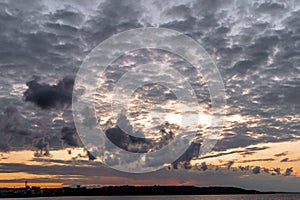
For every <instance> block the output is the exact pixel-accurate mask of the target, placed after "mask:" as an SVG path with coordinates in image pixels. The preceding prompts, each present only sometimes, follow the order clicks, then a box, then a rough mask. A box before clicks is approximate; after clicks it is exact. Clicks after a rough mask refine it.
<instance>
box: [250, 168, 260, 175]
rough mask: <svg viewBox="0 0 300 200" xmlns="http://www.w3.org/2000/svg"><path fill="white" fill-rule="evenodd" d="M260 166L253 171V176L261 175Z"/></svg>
mask: <svg viewBox="0 0 300 200" xmlns="http://www.w3.org/2000/svg"><path fill="white" fill-rule="evenodd" d="M260 169H261V168H260V166H256V167H254V168H253V169H252V172H253V174H259V173H260Z"/></svg>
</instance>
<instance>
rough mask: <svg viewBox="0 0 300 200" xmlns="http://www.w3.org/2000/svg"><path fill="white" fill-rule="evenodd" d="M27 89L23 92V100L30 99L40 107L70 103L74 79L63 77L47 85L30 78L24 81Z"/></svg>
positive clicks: (45, 107) (48, 107) (46, 107)
mask: <svg viewBox="0 0 300 200" xmlns="http://www.w3.org/2000/svg"><path fill="white" fill-rule="evenodd" d="M26 85H27V86H28V89H27V90H26V91H25V92H24V100H25V101H30V102H33V103H34V104H36V105H37V106H39V107H40V108H42V109H50V108H53V107H58V106H65V105H67V106H68V105H70V104H71V102H72V90H73V85H74V79H73V78H71V77H65V78H64V79H63V80H61V81H59V82H58V83H57V84H56V85H48V84H45V83H39V82H38V81H37V80H32V81H29V82H27V83H26Z"/></svg>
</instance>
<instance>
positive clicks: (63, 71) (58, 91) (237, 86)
mask: <svg viewBox="0 0 300 200" xmlns="http://www.w3.org/2000/svg"><path fill="white" fill-rule="evenodd" d="M162 2H163V3H162ZM143 27H157V28H158V27H159V28H168V29H172V30H176V31H179V32H181V33H183V34H185V35H187V36H189V37H191V38H192V39H194V40H196V41H197V42H199V44H201V45H202V47H203V48H204V49H205V50H206V51H207V53H208V55H209V56H210V57H211V59H212V60H213V61H214V63H215V64H216V66H217V67H218V70H219V72H220V75H221V77H222V81H223V83H224V88H225V94H226V97H225V98H226V102H227V103H226V116H225V121H224V127H223V129H222V130H221V131H220V135H221V137H220V138H219V140H218V142H217V143H216V145H215V146H214V148H213V149H212V151H210V152H209V153H208V154H206V155H203V156H201V157H199V156H198V153H199V148H200V146H201V142H200V143H191V146H190V147H189V148H187V150H186V152H185V153H184V154H183V155H182V156H181V157H180V158H178V159H177V160H176V161H174V162H172V163H165V164H166V165H165V167H164V168H162V169H160V170H157V171H153V172H149V173H140V174H135V173H125V172H121V171H117V170H114V169H112V168H110V167H108V166H107V165H105V164H103V162H105V163H114V162H117V161H118V160H116V158H115V157H114V156H113V155H112V154H110V153H109V152H108V153H106V154H105V155H106V157H105V158H102V159H104V160H101V159H99V158H97V156H96V155H93V153H92V152H91V151H89V150H88V149H87V148H86V147H85V146H84V144H83V142H82V141H81V139H80V137H79V135H78V133H77V131H76V128H75V124H74V120H73V115H72V92H73V86H74V81H75V78H76V73H77V72H78V70H79V68H80V66H81V64H82V63H83V61H84V59H85V57H86V56H87V55H88V54H89V53H90V52H91V51H92V50H93V49H94V48H95V47H96V46H97V45H98V44H100V43H101V42H103V41H104V40H106V39H108V38H109V37H111V36H113V35H114V34H118V33H121V32H123V31H127V30H130V29H134V28H143ZM299 27H300V3H299V1H297V0H289V1H283V0H277V1H273V0H268V1H258V0H254V1H246V0H242V1H238V0H225V1H224V0H210V1H208V0H198V1H177V0H174V1H158V0H145V1H139V0H138V1H131V0H111V1H109V0H107V1H96V0H89V1H81V0H72V1H71V0H66V1H63V3H62V2H61V1H58V0H40V1H38V0H28V1H21V0H0V30H1V31H0V46H1V48H0V77H1V78H0V138H1V140H0V187H20V186H22V187H23V186H24V181H25V180H27V181H28V184H29V185H39V186H43V187H60V186H73V185H77V184H81V185H89V186H101V185H131V184H132V185H196V186H209V185H226V186H237V187H242V188H246V189H258V190H263V191H270V190H273V191H298V192H299V188H300V154H299V152H300V126H299V121H300V73H299V70H300V66H299V63H300V28H299ZM154 61H155V62H160V63H162V66H167V65H168V66H172V67H173V68H174V69H176V70H177V71H178V72H179V73H181V74H182V75H184V77H185V78H187V79H188V80H190V81H191V82H192V84H191V86H192V88H193V90H194V91H195V94H196V96H197V99H198V104H199V105H198V111H199V114H200V125H201V126H198V127H197V136H198V137H199V138H200V141H203V140H201V138H202V139H203V136H204V135H205V133H206V132H207V126H208V125H209V119H210V116H211V101H210V96H209V90H208V86H207V84H206V82H205V78H203V76H202V74H201V73H199V72H197V71H195V69H194V68H193V66H191V64H189V63H187V62H186V60H184V59H182V58H181V57H180V56H178V55H174V54H172V53H171V52H166V51H163V50H160V49H139V50H135V51H131V52H127V53H126V54H125V55H124V56H121V57H119V58H118V59H116V60H115V61H114V62H113V63H112V64H111V65H110V66H109V67H108V68H107V69H106V71H105V74H104V76H103V77H101V79H99V82H98V84H97V85H96V87H97V90H96V91H97V93H96V95H95V99H94V101H95V109H96V116H97V118H98V119H99V120H98V122H99V124H100V126H101V127H102V128H103V130H105V134H106V136H107V137H108V138H109V140H110V141H111V142H112V143H114V144H115V145H117V146H118V147H120V148H123V149H125V150H126V151H135V152H151V151H156V150H157V149H160V148H161V147H162V146H164V145H167V144H168V143H169V142H170V141H171V140H172V139H173V138H174V135H175V136H176V135H177V132H178V130H179V128H180V127H179V126H178V124H179V121H180V120H181V115H180V112H179V111H178V100H177V99H176V95H175V94H174V93H173V92H172V91H171V90H170V89H168V88H166V87H164V86H162V85H159V84H155V83H153V84H148V85H143V86H141V87H139V88H137V90H135V91H134V93H133V94H132V95H131V98H130V100H129V104H128V113H127V114H124V115H120V116H114V115H113V114H112V113H111V112H110V105H111V101H112V92H113V88H114V87H115V86H116V85H117V84H118V80H119V79H120V78H121V77H122V76H123V75H124V74H125V73H126V72H127V71H133V72H135V71H134V69H135V68H136V67H137V66H139V65H142V64H146V63H151V62H154ZM162 79H163V78H162ZM118 100H122V98H120V99H118ZM153 105H155V106H153ZM162 110H163V112H161V111H162ZM198 111H197V112H198ZM161 115H163V116H161ZM118 117H119V118H122V119H123V120H121V121H123V122H125V125H124V124H123V125H124V126H125V127H127V128H128V129H130V130H132V131H133V132H135V133H136V134H139V136H141V137H142V136H143V137H148V136H151V135H152V136H155V139H153V140H142V139H136V138H134V137H132V136H129V135H127V134H124V130H121V129H120V128H119V127H118V126H117V123H118ZM182 117H184V116H182ZM172 153H173V152H170V154H172ZM125 159H126V158H125Z"/></svg>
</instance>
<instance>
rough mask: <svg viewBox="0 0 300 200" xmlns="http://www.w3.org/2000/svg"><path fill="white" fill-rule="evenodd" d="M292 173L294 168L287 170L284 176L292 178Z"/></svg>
mask: <svg viewBox="0 0 300 200" xmlns="http://www.w3.org/2000/svg"><path fill="white" fill-rule="evenodd" d="M292 173H293V168H292V167H290V168H287V169H286V170H285V173H284V176H290V175H291V174H292Z"/></svg>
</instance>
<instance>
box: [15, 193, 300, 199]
mask: <svg viewBox="0 0 300 200" xmlns="http://www.w3.org/2000/svg"><path fill="white" fill-rule="evenodd" d="M22 199H26V198H18V200H22ZM34 199H35V200H46V199H64V200H71V199H72V200H92V199H99V200H119V199H122V200H157V199H158V200H159V199H164V200H173V199H175V200H269V199H276V200H294V199H295V200H296V199H297V200H298V199H300V194H262V195H190V196H97V197H95V196H90V197H51V198H50V197H40V198H34Z"/></svg>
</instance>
